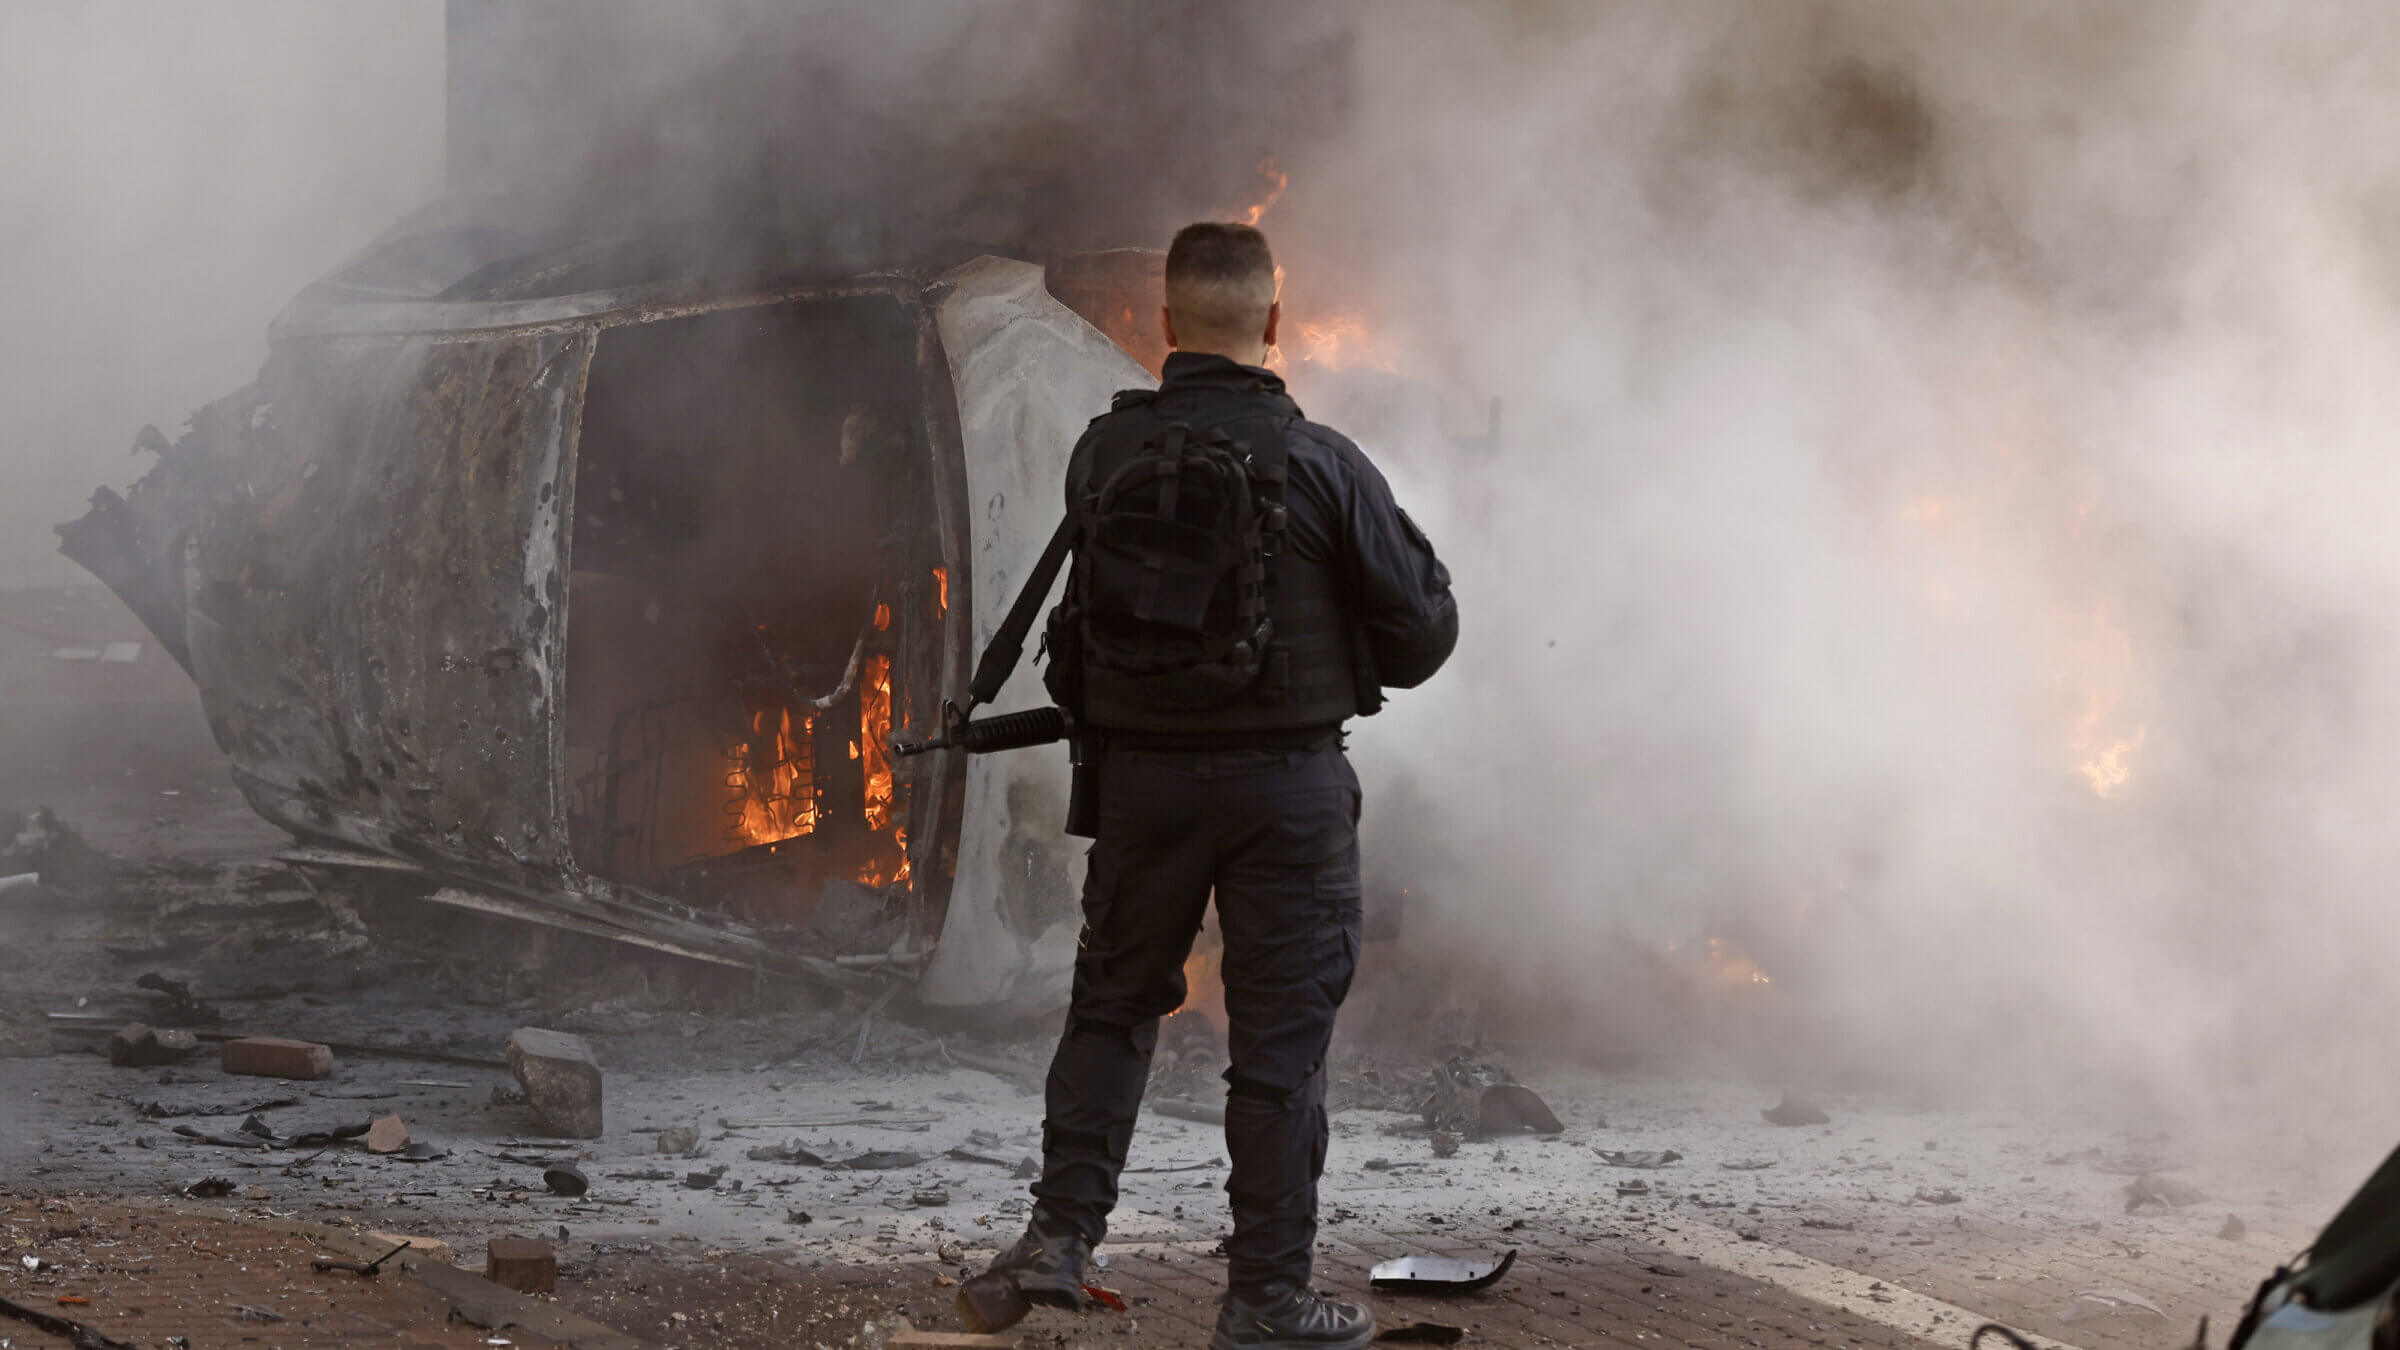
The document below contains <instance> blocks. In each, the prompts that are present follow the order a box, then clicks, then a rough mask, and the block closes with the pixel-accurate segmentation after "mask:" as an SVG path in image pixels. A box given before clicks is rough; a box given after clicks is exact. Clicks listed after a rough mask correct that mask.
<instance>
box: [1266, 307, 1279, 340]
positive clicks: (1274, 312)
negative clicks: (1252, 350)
mask: <svg viewBox="0 0 2400 1350" xmlns="http://www.w3.org/2000/svg"><path fill="white" fill-rule="evenodd" d="M1282 323H1283V302H1282V301H1281V300H1278V301H1276V302H1275V303H1274V304H1271V305H1269V306H1267V332H1266V339H1267V347H1268V349H1269V350H1273V348H1274V346H1275V329H1276V328H1277V327H1278V326H1279V325H1281V324H1282Z"/></svg>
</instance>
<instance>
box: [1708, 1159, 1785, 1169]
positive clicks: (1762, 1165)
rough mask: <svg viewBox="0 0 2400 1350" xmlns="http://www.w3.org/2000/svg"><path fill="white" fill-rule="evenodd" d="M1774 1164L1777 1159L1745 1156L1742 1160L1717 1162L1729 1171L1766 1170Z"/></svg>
mask: <svg viewBox="0 0 2400 1350" xmlns="http://www.w3.org/2000/svg"><path fill="white" fill-rule="evenodd" d="M1774 1165H1775V1161H1774V1159H1772V1158H1745V1159H1743V1160H1742V1161H1740V1162H1727V1163H1718V1164H1717V1166H1719V1167H1722V1168H1724V1169H1725V1170H1726V1171H1728V1172H1764V1171H1766V1170H1767V1169H1768V1168H1770V1167H1773V1166H1774Z"/></svg>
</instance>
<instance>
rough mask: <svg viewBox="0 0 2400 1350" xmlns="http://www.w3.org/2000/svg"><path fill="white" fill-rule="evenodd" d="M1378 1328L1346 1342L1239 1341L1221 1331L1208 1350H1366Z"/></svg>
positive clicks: (1369, 1328)
mask: <svg viewBox="0 0 2400 1350" xmlns="http://www.w3.org/2000/svg"><path fill="white" fill-rule="evenodd" d="M1377 1329H1378V1328H1377V1327H1376V1325H1375V1324H1374V1323H1373V1322H1369V1323H1367V1329H1366V1330H1365V1331H1362V1332H1360V1333H1359V1334H1358V1335H1356V1336H1353V1337H1351V1338H1350V1339H1349V1340H1346V1341H1316V1340H1309V1341H1237V1340H1234V1339H1233V1338H1232V1337H1229V1336H1227V1335H1226V1334H1225V1333H1224V1332H1222V1331H1220V1332H1218V1333H1217V1334H1216V1335H1214V1336H1212V1337H1210V1338H1209V1342H1208V1350H1366V1348H1367V1347H1368V1346H1369V1345H1372V1344H1374V1342H1375V1333H1376V1331H1377Z"/></svg>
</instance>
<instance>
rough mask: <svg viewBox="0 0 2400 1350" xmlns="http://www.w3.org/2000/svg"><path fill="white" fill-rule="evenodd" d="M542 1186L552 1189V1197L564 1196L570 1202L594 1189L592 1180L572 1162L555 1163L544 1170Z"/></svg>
mask: <svg viewBox="0 0 2400 1350" xmlns="http://www.w3.org/2000/svg"><path fill="white" fill-rule="evenodd" d="M542 1184H543V1185H544V1186H547V1187H549V1188H550V1193H551V1194H552V1195H563V1196H565V1197H567V1198H568V1199H570V1200H572V1199H574V1198H576V1197H577V1196H580V1195H582V1194H583V1193H584V1192H586V1191H589V1190H590V1189H591V1188H592V1181H591V1178H589V1177H587V1176H585V1175H584V1174H583V1169H582V1168H580V1167H577V1166H576V1165H575V1164H573V1163H571V1162H554V1163H552V1164H550V1165H549V1166H548V1167H545V1168H543V1169H542Z"/></svg>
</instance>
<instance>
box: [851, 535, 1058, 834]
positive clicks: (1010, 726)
mask: <svg viewBox="0 0 2400 1350" xmlns="http://www.w3.org/2000/svg"><path fill="white" fill-rule="evenodd" d="M1074 546H1075V518H1074V517H1073V516H1072V515H1070V516H1068V517H1067V518H1066V519H1064V520H1061V521H1060V522H1059V523H1058V529H1057V530H1055V531H1054V532H1052V534H1051V536H1050V542H1049V543H1048V544H1047V545H1045V546H1044V547H1043V549H1042V557H1041V561H1039V562H1037V563H1035V564H1034V565H1033V572H1032V574H1031V575H1029V576H1027V577H1026V578H1025V585H1024V588H1023V589H1021V590H1019V591H1018V592H1017V599H1016V603H1014V604H1012V605H1010V606H1009V609H1008V617H1007V618H1006V619H1003V620H1002V621H1001V623H1000V628H999V631H997V632H995V633H993V634H992V640H991V642H990V643H989V644H988V645H986V646H985V647H984V649H983V656H982V657H981V659H979V660H977V661H976V663H975V678H974V679H972V680H970V681H968V682H967V700H966V703H965V704H964V705H961V704H959V703H957V702H954V701H952V700H949V699H944V700H942V729H941V730H940V731H939V732H937V733H936V734H934V735H932V736H927V737H914V736H909V735H906V734H898V735H894V736H893V737H892V754H893V755H895V756H898V757H901V758H906V757H907V756H910V755H922V754H925V753H926V752H928V751H932V750H964V751H966V752H967V753H968V754H970V755H988V754H992V753H995V752H997V751H1001V750H1019V749H1023V748H1024V747H1026V746H1030V745H1048V744H1050V743H1051V742H1053V741H1068V742H1071V743H1072V747H1073V751H1074V766H1075V767H1074V780H1073V785H1072V787H1070V789H1069V790H1068V794H1067V833H1069V834H1072V835H1077V836H1080V837H1082V838H1085V839H1089V838H1091V837H1092V832H1093V830H1094V829H1095V828H1096V826H1097V815H1098V810H1099V807H1098V803H1097V802H1096V801H1095V800H1094V790H1095V788H1096V787H1097V786H1098V785H1097V783H1096V782H1095V781H1094V778H1095V775H1094V774H1093V771H1092V764H1091V756H1090V753H1089V752H1090V748H1091V747H1090V744H1089V737H1087V736H1084V735H1082V734H1079V732H1078V729H1077V727H1076V725H1075V719H1074V718H1073V717H1071V716H1070V715H1068V713H1067V710H1066V709H1064V708H1057V707H1050V708H1033V709H1029V710H1027V711H1025V712H1013V713H1002V714H1000V715H999V716H997V717H986V718H984V719H983V720H982V721H976V720H975V710H976V709H977V708H979V707H982V706H983V705H984V704H987V703H989V702H991V701H992V700H993V699H995V698H998V697H999V696H1000V686H1002V685H1004V684H1006V683H1008V677H1009V676H1011V675H1013V674H1015V673H1016V670H1017V663H1018V662H1019V661H1022V660H1024V658H1025V637H1026V634H1028V633H1030V632H1032V631H1033V619H1034V616H1035V615H1036V614H1037V613H1039V612H1040V611H1041V607H1042V601H1044V600H1046V599H1048V598H1049V597H1050V587H1051V586H1052V585H1053V584H1055V583H1056V582H1057V580H1058V572H1059V569H1060V568H1061V567H1063V566H1065V564H1066V561H1067V554H1068V553H1069V552H1070V551H1071V550H1072V549H1073V548H1074Z"/></svg>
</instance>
